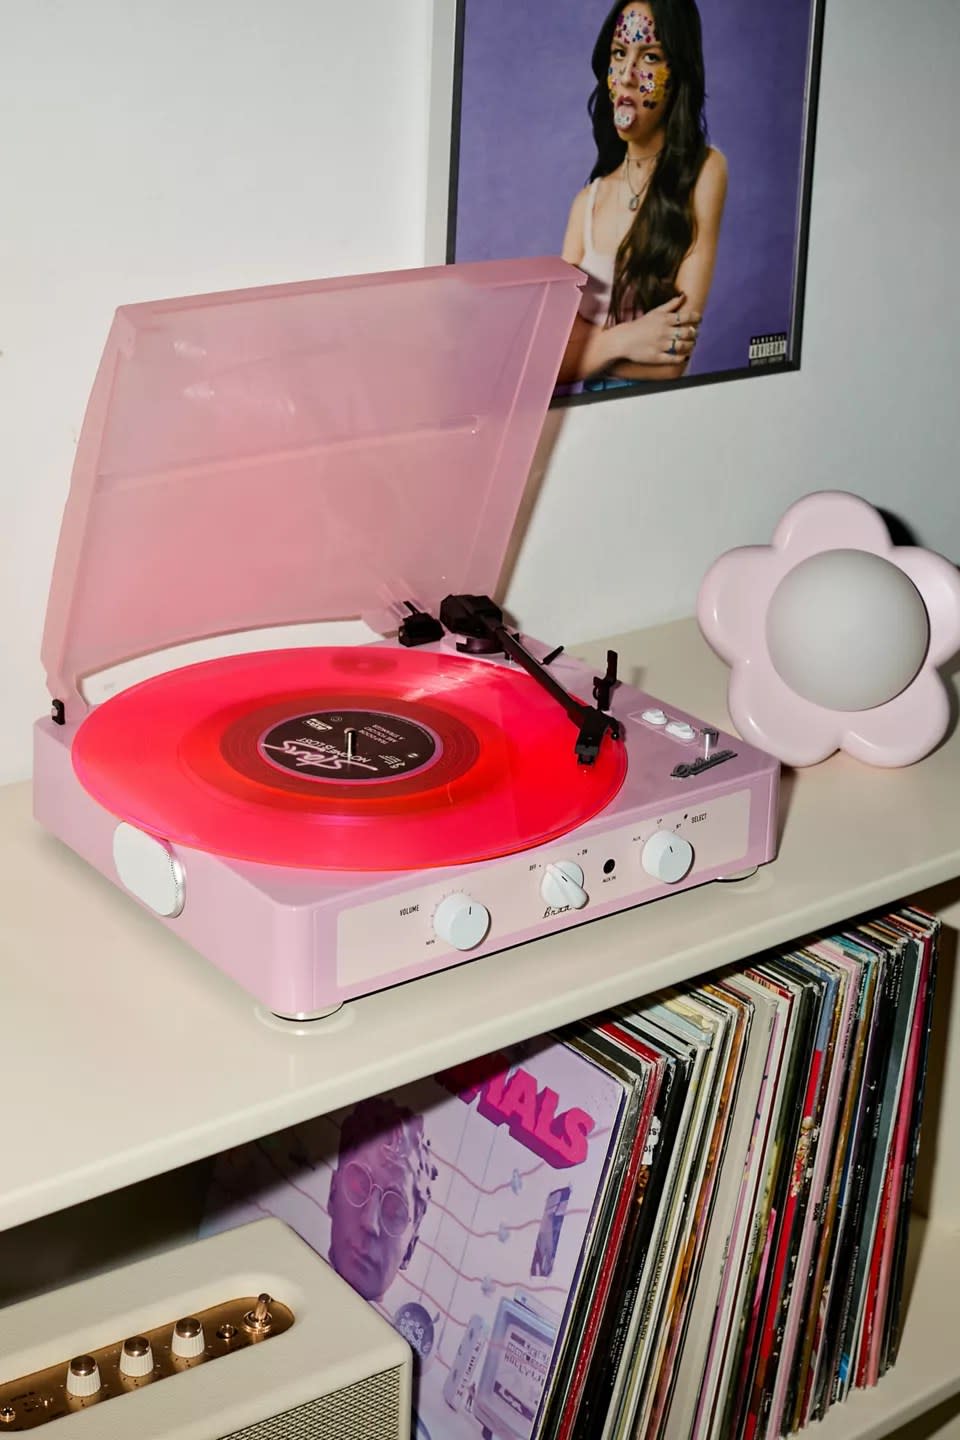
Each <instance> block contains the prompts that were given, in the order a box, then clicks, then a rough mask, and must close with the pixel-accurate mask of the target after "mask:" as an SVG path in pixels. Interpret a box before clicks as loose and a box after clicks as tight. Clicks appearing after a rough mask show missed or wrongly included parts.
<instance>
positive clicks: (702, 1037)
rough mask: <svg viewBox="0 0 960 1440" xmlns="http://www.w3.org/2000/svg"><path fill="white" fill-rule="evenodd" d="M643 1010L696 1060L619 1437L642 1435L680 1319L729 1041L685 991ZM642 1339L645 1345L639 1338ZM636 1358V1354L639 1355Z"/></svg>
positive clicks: (718, 1022) (722, 1025)
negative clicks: (687, 1119)
mask: <svg viewBox="0 0 960 1440" xmlns="http://www.w3.org/2000/svg"><path fill="white" fill-rule="evenodd" d="M648 1014H649V1015H650V1017H651V1018H652V1019H654V1020H655V1021H657V1022H658V1023H659V1024H661V1025H662V1026H663V1027H664V1028H667V1029H670V1028H672V1029H673V1031H674V1033H676V1034H677V1035H678V1036H683V1037H686V1038H687V1039H688V1040H689V1041H690V1042H691V1043H692V1044H693V1045H694V1046H695V1047H696V1048H697V1050H698V1052H699V1058H700V1064H699V1068H698V1070H697V1073H696V1078H695V1084H694V1087H693V1095H694V1108H693V1113H692V1116H691V1124H690V1128H689V1130H688V1131H687V1134H686V1136H685V1144H684V1151H683V1155H682V1157H681V1172H680V1177H679V1179H680V1183H679V1185H678V1187H677V1192H676V1194H675V1197H674V1199H675V1202H676V1204H675V1208H674V1209H673V1211H672V1215H671V1217H670V1222H668V1223H669V1226H670V1229H669V1233H670V1236H671V1238H670V1241H669V1244H668V1246H667V1247H666V1248H665V1251H664V1253H663V1256H662V1263H661V1264H660V1266H659V1267H658V1270H657V1273H656V1275H655V1277H654V1285H653V1287H652V1294H651V1297H650V1299H651V1301H652V1304H651V1306H650V1312H649V1313H650V1323H649V1325H648V1328H647V1331H646V1334H645V1335H643V1334H641V1345H642V1353H643V1356H644V1363H643V1364H642V1365H638V1366H637V1367H636V1369H635V1370H634V1371H633V1374H632V1376H631V1380H630V1382H629V1383H628V1387H627V1393H626V1396H625V1399H626V1405H625V1407H624V1408H623V1410H622V1413H621V1415H620V1417H619V1420H618V1425H619V1427H620V1428H619V1430H618V1435H619V1434H623V1433H625V1431H624V1428H623V1427H624V1426H625V1425H628V1426H629V1427H632V1428H633V1429H634V1430H639V1431H640V1433H642V1434H643V1433H646V1430H647V1426H648V1422H649V1417H650V1414H651V1413H652V1411H653V1409H654V1407H655V1406H656V1405H657V1404H658V1400H659V1396H660V1377H661V1373H662V1366H663V1363H664V1357H665V1355H666V1354H667V1352H668V1349H669V1347H670V1342H671V1339H672V1336H673V1327H674V1325H675V1324H679V1323H681V1319H682V1316H681V1310H680V1307H681V1304H682V1300H683V1296H684V1294H685V1290H686V1285H687V1282H688V1277H689V1275H690V1273H691V1268H692V1266H693V1264H694V1260H695V1255H696V1251H695V1235H696V1228H695V1227H696V1217H697V1216H698V1215H699V1214H701V1213H702V1208H701V1188H702V1186H703V1182H704V1175H705V1172H706V1168H707V1165H708V1162H709V1158H710V1139H711V1136H712V1134H713V1121H714V1116H715V1108H716V1100H717V1096H718V1087H719V1082H720V1079H721V1078H722V1074H723V1066H724V1064H725V1061H726V1054H727V1049H728V1045H729V1037H728V1033H727V1032H728V1029H729V1027H728V1024H727V1022H726V1020H725V1019H724V1018H722V1017H720V1016H718V1015H717V1014H716V1013H713V1012H711V1009H710V1007H708V1006H705V1005H703V1004H702V1003H699V1002H698V1001H697V1000H696V998H695V997H693V996H691V995H690V994H687V993H685V994H683V995H677V994H669V995H668V998H666V999H665V1000H663V1001H661V1002H658V1003H655V1004H653V1005H651V1006H649V1007H648ZM644 1340H646V1342H647V1343H646V1344H645V1345H644V1344H643V1341H644ZM638 1358H639V1357H638Z"/></svg>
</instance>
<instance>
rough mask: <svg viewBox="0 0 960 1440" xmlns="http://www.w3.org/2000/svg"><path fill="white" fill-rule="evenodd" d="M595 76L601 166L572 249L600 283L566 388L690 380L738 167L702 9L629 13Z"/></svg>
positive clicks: (618, 22)
mask: <svg viewBox="0 0 960 1440" xmlns="http://www.w3.org/2000/svg"><path fill="white" fill-rule="evenodd" d="M592 66H593V72H594V75H595V76H596V78H597V85H596V88H595V89H594V91H593V94H592V95H591V97H590V102H589V110H590V115H591V118H592V122H593V133H594V140H595V142H596V146H597V160H596V163H595V165H594V167H593V170H592V172H591V176H590V183H589V184H588V185H587V186H586V188H585V189H584V190H581V191H580V193H579V194H578V195H577V196H576V198H575V199H574V201H573V205H572V207H571V210H570V217H569V220H568V223H567V230H566V236H565V238H564V244H563V258H564V259H565V260H568V261H570V262H571V263H572V264H574V265H577V266H579V268H580V269H581V270H583V271H584V272H585V273H586V275H587V284H586V287H585V290H584V295H583V300H582V302H581V307H580V313H579V314H578V316H577V318H576V322H575V325H574V329H573V332H572V334H571V337H570V342H569V344H568V346H567V351H566V354H565V356H564V360H563V364H562V366H561V369H560V374H559V377H558V380H559V383H560V384H561V385H570V384H573V383H575V382H577V381H585V382H586V383H587V385H588V386H589V387H590V388H594V387H596V388H601V387H603V386H605V385H610V384H614V385H616V384H618V383H621V384H622V383H623V382H624V381H633V380H661V381H662V380H675V379H679V378H680V377H681V376H682V375H683V373H684V371H685V369H686V366H687V363H688V361H689V359H690V356H691V354H692V352H693V348H694V345H695V344H696V340H697V334H698V331H699V327H700V322H701V319H702V317H703V312H704V309H705V307H706V303H707V297H708V295H709V292H710V283H711V280H712V278H713V268H714V262H715V259H716V249H717V237H718V234H719V230H720V222H721V219H722V216H723V207H724V201H725V199H726V190H727V167H726V161H725V160H724V158H723V156H722V155H721V154H720V152H719V151H718V150H715V149H713V148H711V147H710V146H709V145H708V144H707V140H706V125H705V122H704V114H703V108H704V97H705V79H704V64H703V46H702V39H701V30H700V15H699V12H698V10H697V6H696V3H695V0H649V3H630V4H627V5H623V4H622V3H618V4H617V5H615V6H614V7H613V9H612V10H611V11H610V13H609V14H608V15H607V18H606V20H605V21H604V23H603V26H602V28H601V30H600V33H599V35H598V37H597V41H596V44H595V46H594V51H593V59H592ZM610 376H614V377H618V378H617V379H613V380H610V379H609V378H606V377H610Z"/></svg>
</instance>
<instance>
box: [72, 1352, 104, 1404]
mask: <svg viewBox="0 0 960 1440" xmlns="http://www.w3.org/2000/svg"><path fill="white" fill-rule="evenodd" d="M99 1389H100V1366H99V1365H98V1364H97V1362H96V1360H94V1358H93V1356H92V1355H78V1356H77V1358H76V1359H75V1360H71V1361H70V1364H69V1365H68V1367H67V1394H68V1395H72V1396H73V1397H74V1399H76V1400H88V1399H89V1398H90V1396H91V1395H96V1394H97V1392H98V1391H99Z"/></svg>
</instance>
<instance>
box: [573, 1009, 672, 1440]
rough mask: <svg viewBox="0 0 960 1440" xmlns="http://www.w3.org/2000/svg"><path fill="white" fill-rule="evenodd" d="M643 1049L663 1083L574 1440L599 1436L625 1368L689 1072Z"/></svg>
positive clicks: (669, 1054)
mask: <svg viewBox="0 0 960 1440" xmlns="http://www.w3.org/2000/svg"><path fill="white" fill-rule="evenodd" d="M647 1043H648V1044H649V1048H650V1050H651V1052H652V1053H658V1054H659V1055H660V1059H661V1063H662V1065H663V1079H662V1082H661V1085H660V1089H659V1093H658V1095H657V1103H656V1107H655V1110H654V1114H653V1118H652V1120H651V1124H650V1132H649V1136H648V1143H647V1149H646V1151H645V1153H644V1157H643V1162H642V1166H641V1170H640V1173H639V1174H638V1177H637V1185H636V1190H635V1198H634V1206H633V1210H632V1213H631V1217H630V1220H629V1222H628V1229H627V1233H626V1234H625V1236H624V1242H623V1249H622V1254H621V1256H620V1258H619V1261H618V1265H617V1269H616V1271H615V1274H614V1277H613V1284H612V1286H611V1292H610V1296H609V1297H608V1303H607V1306H606V1309H605V1312H604V1314H603V1316H602V1317H601V1329H600V1332H599V1334H598V1336H597V1345H596V1357H595V1364H594V1367H593V1369H592V1370H591V1372H590V1375H589V1379H588V1382H587V1385H586V1387H585V1390H584V1395H583V1400H582V1402H581V1407H580V1413H579V1415H578V1416H577V1430H576V1440H599V1437H600V1435H601V1434H602V1433H603V1428H604V1425H605V1422H606V1418H607V1415H608V1413H609V1411H610V1408H611V1403H612V1397H613V1395H614V1387H615V1384H616V1381H617V1376H618V1374H619V1371H620V1367H621V1364H623V1363H625V1362H624V1350H625V1347H626V1344H627V1336H628V1333H629V1331H630V1326H631V1323H632V1317H633V1314H634V1308H635V1306H636V1305H637V1303H638V1295H639V1294H640V1292H641V1282H642V1278H643V1275H644V1270H645V1265H646V1263H647V1259H648V1256H649V1255H650V1253H651V1247H652V1245H653V1239H652V1237H654V1236H655V1235H656V1234H658V1233H659V1230H658V1227H659V1225H660V1224H661V1213H662V1212H661V1209H660V1205H661V1200H662V1197H663V1193H664V1188H665V1185H666V1181H667V1176H668V1171H669V1166H670V1157H671V1155H672V1154H673V1151H674V1147H675V1144H676V1137H677V1134H678V1130H679V1126H680V1120H681V1115H682V1113H683V1108H684V1104H685V1100H686V1094H687V1083H688V1069H687V1064H686V1060H685V1058H681V1057H678V1056H677V1055H676V1054H674V1053H672V1052H670V1051H669V1050H667V1049H666V1048H663V1047H658V1046H657V1045H656V1044H655V1043H654V1042H653V1040H652V1039H650V1038H649V1037H648V1042H647Z"/></svg>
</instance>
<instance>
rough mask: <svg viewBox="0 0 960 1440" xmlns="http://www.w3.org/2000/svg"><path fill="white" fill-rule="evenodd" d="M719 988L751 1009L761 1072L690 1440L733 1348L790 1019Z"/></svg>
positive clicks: (752, 990) (768, 999) (768, 998)
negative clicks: (758, 1041) (746, 1003)
mask: <svg viewBox="0 0 960 1440" xmlns="http://www.w3.org/2000/svg"><path fill="white" fill-rule="evenodd" d="M723 983H724V985H725V987H726V988H727V989H730V990H731V991H733V992H735V993H738V994H741V995H743V997H744V998H745V999H746V1001H747V1002H748V1003H749V1004H750V1005H751V1006H752V1007H753V1011H754V1022H753V1030H752V1036H751V1039H752V1040H757V1039H758V1038H759V1039H760V1040H762V1042H763V1043H762V1044H761V1045H760V1047H759V1048H760V1049H761V1051H762V1055H761V1064H762V1068H761V1073H760V1084H759V1088H758V1093H757V1098H756V1106H755V1111H754V1114H753V1116H752V1125H751V1129H750V1133H749V1137H748V1144H747V1149H746V1153H745V1156H744V1161H743V1173H742V1176H741V1179H740V1185H739V1192H738V1195H737V1204H736V1211H735V1217H734V1225H733V1229H732V1230H731V1234H730V1239H729V1243H728V1246H727V1252H726V1257H725V1261H724V1267H723V1275H722V1280H721V1286H720V1292H719V1296H718V1299H717V1305H716V1310H715V1314H714V1319H713V1328H712V1333H711V1337H710V1345H709V1349H708V1352H707V1356H706V1360H705V1363H704V1368H703V1373H702V1377H701V1379H700V1382H699V1385H698V1393H697V1397H696V1411H695V1415H694V1417H693V1422H692V1429H691V1435H692V1437H693V1440H699V1437H700V1436H701V1435H703V1434H705V1433H706V1432H707V1431H708V1430H709V1428H710V1426H711V1424H712V1422H713V1416H714V1411H715V1408H716V1406H717V1404H718V1403H719V1398H718V1397H720V1396H722V1392H723V1377H724V1374H725V1373H726V1367H727V1363H728V1362H727V1357H728V1354H729V1352H730V1349H731V1346H732V1345H733V1344H734V1331H735V1327H736V1321H737V1316H738V1314H739V1313H740V1310H741V1308H742V1297H743V1293H744V1287H745V1286H746V1281H747V1275H748V1273H749V1268H750V1260H751V1256H752V1253H753V1252H752V1248H751V1246H752V1242H753V1241H754V1240H755V1238H756V1226H755V1213H756V1208H757V1197H758V1191H759V1187H760V1185H761V1181H762V1178H763V1167H764V1160H765V1156H766V1153H767V1145H768V1142H769V1129H770V1124H771V1117H772V1115H773V1114H774V1109H775V1102H776V1099H777V1092H778V1082H779V1075H780V1067H781V1063H782V1060H783V1051H784V1044H785V1041H786V1027H787V1019H788V1007H787V1002H786V1001H785V1000H784V999H783V998H782V997H781V996H780V995H778V994H775V993H772V992H770V991H768V990H767V989H766V988H765V987H764V986H761V985H759V984H757V983H756V982H755V981H754V980H751V979H750V977H749V976H747V975H744V974H742V973H731V974H728V975H726V976H725V977H724V982H723ZM745 1074H746V1072H745ZM746 1098H749V1097H746Z"/></svg>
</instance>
